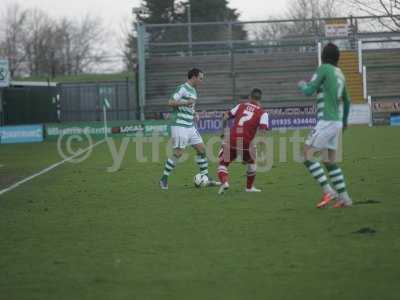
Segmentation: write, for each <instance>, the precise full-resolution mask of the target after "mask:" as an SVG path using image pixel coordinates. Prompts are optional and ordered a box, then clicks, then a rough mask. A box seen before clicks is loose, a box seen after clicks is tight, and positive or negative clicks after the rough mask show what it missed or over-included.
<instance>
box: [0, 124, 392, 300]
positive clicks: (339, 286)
mask: <svg viewBox="0 0 400 300" xmlns="http://www.w3.org/2000/svg"><path fill="white" fill-rule="evenodd" d="M399 130H400V129H399V128H388V127H380V128H366V127H353V128H350V129H349V130H348V132H347V133H346V134H345V137H344V144H345V157H344V162H343V163H342V167H343V170H344V174H345V176H346V179H347V183H348V186H349V191H350V193H351V195H352V197H353V199H354V200H355V205H354V207H353V208H350V209H344V210H334V209H324V210H317V209H316V208H315V204H316V201H317V199H318V197H319V196H320V190H319V187H318V185H317V184H316V183H315V182H314V181H313V179H312V178H311V176H310V175H309V174H308V173H307V171H306V169H305V168H304V167H303V166H302V164H299V163H295V162H288V163H277V164H275V165H274V167H273V168H272V170H271V171H270V172H267V173H260V174H258V176H257V179H256V185H257V187H259V188H262V189H263V193H260V194H246V193H244V192H243V184H244V180H245V177H244V167H243V166H242V165H241V164H240V163H236V164H234V165H232V168H231V184H232V189H231V190H230V191H229V193H228V194H226V195H224V196H223V197H218V196H217V195H216V189H214V188H208V189H196V188H194V187H193V185H192V177H193V175H194V174H195V173H196V171H197V168H196V166H195V165H194V163H192V161H190V162H189V161H188V162H186V163H183V164H181V165H179V166H178V167H177V169H176V170H175V172H174V174H173V175H172V177H171V180H170V190H168V191H166V192H162V191H160V190H159V188H158V179H159V176H160V173H161V171H162V168H163V163H164V158H165V156H164V154H163V155H162V156H161V161H160V162H157V163H152V162H151V161H150V162H147V163H139V162H137V160H136V158H135V151H136V150H135V149H136V148H135V144H133V143H130V144H129V146H128V150H127V153H126V157H125V159H124V160H123V162H122V168H121V169H120V170H119V171H118V172H115V173H109V172H107V171H106V170H107V168H108V167H110V166H111V165H112V159H111V158H110V154H109V151H108V148H107V145H106V144H102V145H100V146H98V147H97V148H95V149H94V151H93V153H92V155H91V156H90V158H89V159H88V160H86V161H85V162H83V163H81V164H66V165H63V166H61V167H59V168H58V169H56V170H53V171H51V172H50V173H47V174H45V175H43V176H40V177H38V178H36V179H34V180H32V181H31V182H29V183H27V184H25V185H22V186H20V187H18V188H17V189H16V190H14V191H12V192H9V193H7V194H5V195H3V196H0V239H1V243H0V295H1V296H0V298H1V299H30V300H31V299H40V300H44V299H60V300H61V299H68V300H69V299H173V300H176V299H202V300H204V299H229V300H232V299H273V300H276V299H352V300H354V299H398V298H399V294H400V284H399V283H400V282H399V281H400V279H399V274H400V255H399V253H400V238H399V236H400V219H399V216H400V205H399V201H400V196H399V195H400V176H399V175H398V174H399V170H400V159H399V158H400V157H399V152H398V149H399V147H400V139H399ZM290 134H291V133H288V135H290ZM273 136H274V138H275V143H277V141H278V133H277V132H275V133H274V134H273ZM275 150H276V149H275ZM145 151H146V152H147V153H148V152H149V151H150V147H149V146H148V145H147V146H146V147H145ZM191 152H192V151H191ZM192 154H193V153H192ZM288 154H289V157H290V156H291V151H289V153H288ZM59 160H61V158H59V157H58V155H57V150H56V143H49V142H47V143H43V144H36V145H13V146H3V145H1V146H0V164H3V165H4V166H3V167H2V168H0V177H1V178H4V177H5V176H10V175H14V177H15V180H17V179H18V178H21V177H24V176H26V175H28V174H31V173H33V172H35V171H37V170H40V169H41V168H44V167H46V166H48V165H49V164H52V163H54V162H56V161H59ZM275 161H277V158H276V159H275ZM215 169H216V164H215V163H213V164H211V170H212V172H213V173H215ZM3 187H4V185H3ZM363 228H370V229H373V230H375V231H376V232H375V233H365V234H361V233H357V232H358V231H359V230H360V229H363Z"/></svg>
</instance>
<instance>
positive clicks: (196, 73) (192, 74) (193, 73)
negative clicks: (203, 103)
mask: <svg viewBox="0 0 400 300" xmlns="http://www.w3.org/2000/svg"><path fill="white" fill-rule="evenodd" d="M200 73H203V71H202V70H200V69H197V68H193V69H191V70H189V72H188V79H192V77H197V76H199V74H200Z"/></svg>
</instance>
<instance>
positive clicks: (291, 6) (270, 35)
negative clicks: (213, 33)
mask: <svg viewBox="0 0 400 300" xmlns="http://www.w3.org/2000/svg"><path fill="white" fill-rule="evenodd" d="M341 11H342V6H341V5H340V3H339V0H290V1H288V9H287V11H286V13H285V14H284V15H283V16H280V17H279V18H278V19H287V20H293V21H287V22H271V23H267V24H265V25H263V26H262V27H259V28H258V30H256V31H253V35H254V36H255V37H256V39H258V40H268V39H272V40H279V39H284V38H286V39H290V38H292V39H293V38H297V37H305V36H307V35H322V34H323V33H324V23H323V22H320V21H310V20H311V19H319V18H332V17H338V16H339V15H340V13H341ZM270 19H272V20H273V19H277V18H270Z"/></svg>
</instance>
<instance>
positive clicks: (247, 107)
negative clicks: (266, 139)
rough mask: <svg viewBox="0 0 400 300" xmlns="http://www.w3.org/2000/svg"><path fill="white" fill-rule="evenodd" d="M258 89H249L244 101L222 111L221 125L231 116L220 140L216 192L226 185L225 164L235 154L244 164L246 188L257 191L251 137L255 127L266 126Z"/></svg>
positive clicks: (255, 131)
mask: <svg viewBox="0 0 400 300" xmlns="http://www.w3.org/2000/svg"><path fill="white" fill-rule="evenodd" d="M261 96H262V92H261V90H260V89H253V90H252V91H251V93H250V99H249V101H248V102H245V103H241V104H239V105H237V106H235V107H234V108H233V109H231V110H230V111H229V112H226V113H225V114H224V128H225V127H226V126H225V125H226V123H227V120H228V119H230V118H234V122H233V126H232V127H231V129H230V130H229V129H228V130H226V133H227V134H224V142H223V145H222V147H221V151H220V154H219V167H218V177H219V179H220V181H221V187H220V189H219V192H218V193H219V194H223V193H224V192H225V191H226V190H227V189H228V188H229V172H228V166H229V164H230V163H231V162H232V161H234V160H235V159H236V157H237V156H238V154H239V155H240V156H241V157H242V159H243V163H245V164H247V186H246V190H245V191H246V192H261V190H259V189H257V188H255V187H254V179H255V177H256V162H255V160H256V149H255V146H254V145H253V144H252V141H253V139H254V137H255V135H256V133H257V130H258V129H263V130H267V129H268V114H267V113H266V112H265V111H264V110H263V108H262V107H261V103H260V101H261Z"/></svg>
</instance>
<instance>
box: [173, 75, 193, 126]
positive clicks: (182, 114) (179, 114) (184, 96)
mask: <svg viewBox="0 0 400 300" xmlns="http://www.w3.org/2000/svg"><path fill="white" fill-rule="evenodd" d="M172 99H174V100H176V101H179V100H192V101H196V100H197V91H196V89H195V88H194V87H193V86H191V85H190V84H189V83H187V82H186V83H184V84H181V85H179V86H178V87H177V89H176V91H175V93H174V94H173V95H172ZM195 113H196V111H195V104H193V105H192V106H190V107H188V106H179V107H175V108H174V110H173V113H172V124H171V125H173V126H181V127H193V126H194V121H193V120H194V115H195Z"/></svg>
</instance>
